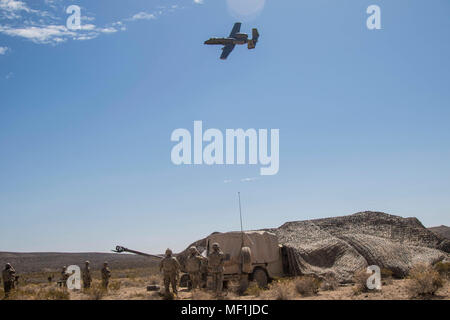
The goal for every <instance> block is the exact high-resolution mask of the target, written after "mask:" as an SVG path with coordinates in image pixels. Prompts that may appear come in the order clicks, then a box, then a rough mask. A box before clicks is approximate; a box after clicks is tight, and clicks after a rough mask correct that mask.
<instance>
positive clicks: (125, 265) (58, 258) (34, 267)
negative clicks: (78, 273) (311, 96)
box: [0, 252, 159, 273]
mask: <svg viewBox="0 0 450 320" xmlns="http://www.w3.org/2000/svg"><path fill="white" fill-rule="evenodd" d="M86 260H89V262H90V263H91V268H92V269H93V270H97V269H100V268H101V267H102V266H103V263H104V262H105V261H107V262H108V264H109V266H110V267H111V268H112V269H134V268H145V267H154V266H156V265H157V263H158V261H159V260H158V259H156V258H147V257H142V256H136V255H132V254H116V253H92V252H91V253H56V252H36V253H13V252H0V268H1V269H3V267H4V265H5V264H6V263H8V262H9V263H11V264H12V265H13V266H14V268H15V269H16V271H17V272H18V273H29V272H54V271H60V270H61V268H62V267H63V266H70V265H77V266H79V267H81V268H82V267H83V266H84V262H85V261H86Z"/></svg>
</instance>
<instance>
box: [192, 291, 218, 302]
mask: <svg viewBox="0 0 450 320" xmlns="http://www.w3.org/2000/svg"><path fill="white" fill-rule="evenodd" d="M192 300H215V297H214V296H213V295H212V294H211V293H209V292H206V291H202V290H194V291H192Z"/></svg>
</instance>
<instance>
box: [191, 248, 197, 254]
mask: <svg viewBox="0 0 450 320" xmlns="http://www.w3.org/2000/svg"><path fill="white" fill-rule="evenodd" d="M189 252H190V253H191V254H194V253H197V248H196V247H194V246H192V247H190V248H189Z"/></svg>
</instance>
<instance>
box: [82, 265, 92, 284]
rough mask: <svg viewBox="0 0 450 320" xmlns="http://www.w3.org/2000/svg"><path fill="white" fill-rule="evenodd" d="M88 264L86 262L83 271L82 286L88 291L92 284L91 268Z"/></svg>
mask: <svg viewBox="0 0 450 320" xmlns="http://www.w3.org/2000/svg"><path fill="white" fill-rule="evenodd" d="M89 264H90V263H89V261H86V262H85V263H84V269H83V286H84V288H85V289H89V288H90V287H91V283H92V276H91V267H90V266H89Z"/></svg>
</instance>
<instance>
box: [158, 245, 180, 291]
mask: <svg viewBox="0 0 450 320" xmlns="http://www.w3.org/2000/svg"><path fill="white" fill-rule="evenodd" d="M159 270H160V271H162V272H163V274H164V288H165V290H166V292H165V293H166V296H169V294H170V285H172V290H173V293H174V294H177V293H178V291H177V281H178V272H179V271H180V264H179V263H178V260H177V258H175V257H173V256H172V250H170V249H167V250H166V256H165V257H164V259H162V260H161V263H160V264H159Z"/></svg>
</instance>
